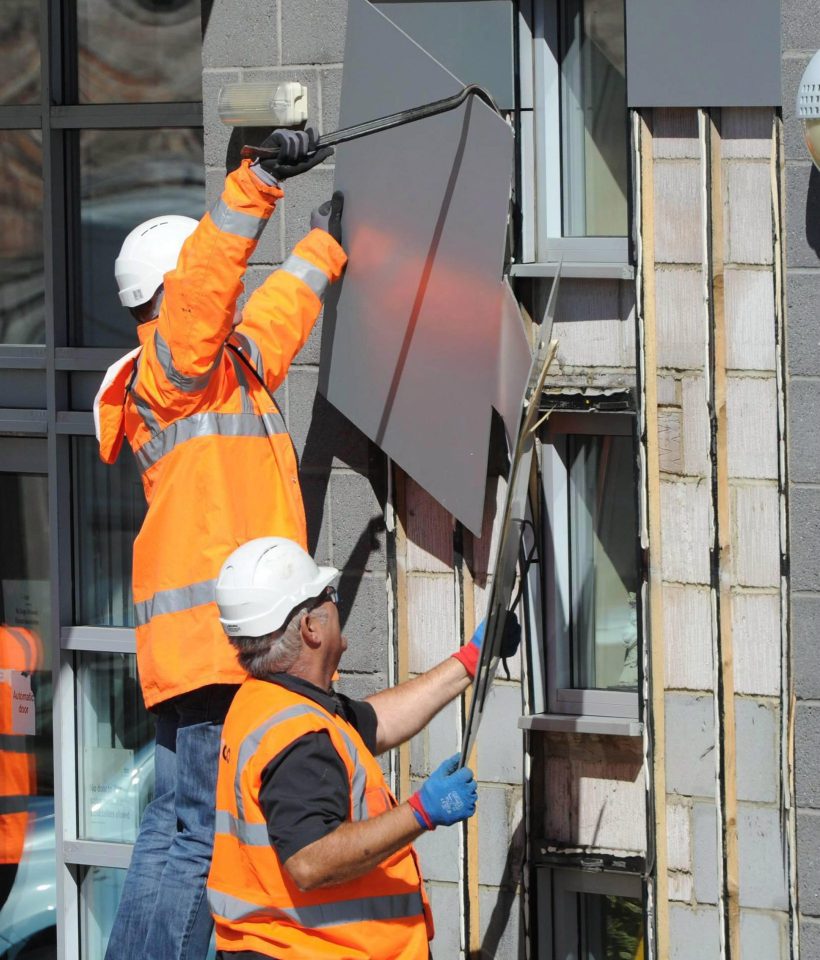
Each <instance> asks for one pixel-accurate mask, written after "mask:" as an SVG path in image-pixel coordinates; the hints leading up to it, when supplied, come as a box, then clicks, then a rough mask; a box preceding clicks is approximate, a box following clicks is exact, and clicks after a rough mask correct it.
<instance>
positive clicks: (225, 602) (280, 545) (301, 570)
mask: <svg viewBox="0 0 820 960" xmlns="http://www.w3.org/2000/svg"><path fill="white" fill-rule="evenodd" d="M338 576H339V571H338V570H337V569H336V568H335V567H320V566H317V564H316V563H315V561H314V560H313V558H312V557H311V556H310V554H309V553H306V552H305V551H304V550H303V549H302V548H301V547H300V546H299V544H298V543H294V542H293V540H287V539H286V538H285V537H259V538H258V539H256V540H249V541H248V543H244V544H242V546H241V547H238V548H237V549H236V550H234V552H233V553H232V554H231V555H230V556H229V557H228V559H227V560H226V561H225V562H224V563H223V564H222V569H221V570H220V571H219V579H218V580H217V581H216V602H217V604H218V606H219V614H220V616H219V622H220V623H221V624H222V626H223V627H224V628H225V632H226V633H227V634H228V635H229V636H232V637H239V636H241V637H262V636H264V635H265V634H266V633H272V632H273V631H274V630H280V629H281V628H282V627H283V626H284V625H285V623H286V622H287V619H288V614H289V613H290V612H291V610H293V609H294V608H295V607H298V606H299V604H300V603H304V602H305V601H306V600H310V599H312V598H313V597H318V596H319V595H320V594H321V593H322V591H323V590H324V589H325V587H327V586H329V585H330V584H331V583H332V582H333V581H334V580H335V579H336V577H338Z"/></svg>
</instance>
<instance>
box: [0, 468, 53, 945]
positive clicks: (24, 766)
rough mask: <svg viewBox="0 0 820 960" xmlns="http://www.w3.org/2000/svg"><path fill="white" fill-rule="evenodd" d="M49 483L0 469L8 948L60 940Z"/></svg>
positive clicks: (1, 848)
mask: <svg viewBox="0 0 820 960" xmlns="http://www.w3.org/2000/svg"><path fill="white" fill-rule="evenodd" d="M47 496H48V495H47V486H46V478H45V477H43V476H38V475H34V474H22V473H18V474H14V473H0V502H2V504H3V509H2V510H0V542H2V543H3V550H2V551H0V735H2V736H0V942H2V943H3V944H4V945H5V944H11V954H12V955H13V956H15V957H21V958H24V957H29V956H30V957H34V956H35V955H39V956H45V955H47V954H45V953H41V954H37V953H36V951H37V950H39V949H42V950H47V949H49V948H50V947H51V946H53V944H54V942H55V928H54V904H55V889H54V884H55V880H54V878H55V870H56V867H55V833H54V777H53V757H52V716H51V701H52V683H51V655H50V639H51V625H50V607H49V603H50V597H49V580H48V499H47Z"/></svg>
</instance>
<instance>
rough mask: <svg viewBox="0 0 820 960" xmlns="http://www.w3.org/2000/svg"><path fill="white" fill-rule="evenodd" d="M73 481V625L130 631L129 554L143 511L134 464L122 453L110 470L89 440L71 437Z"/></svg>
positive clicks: (128, 455) (143, 499) (129, 456)
mask: <svg viewBox="0 0 820 960" xmlns="http://www.w3.org/2000/svg"><path fill="white" fill-rule="evenodd" d="M124 446H125V447H126V448H127V446H128V444H127V443H125V444H124ZM71 475H72V481H73V484H72V485H73V498H74V516H73V520H74V589H75V601H74V610H75V622H77V623H81V624H86V625H96V624H99V625H102V626H106V627H133V626H134V603H133V600H132V593H131V563H132V551H133V546H134V538H135V537H136V535H137V532H138V531H139V528H140V526H141V525H142V521H143V518H144V517H145V510H146V506H145V495H144V494H143V490H142V482H141V480H140V477H139V473H138V471H137V467H136V462H135V460H134V458H133V457H132V456H131V451H130V449H125V450H123V451H122V452H121V453H120V457H119V459H118V460H117V462H116V463H115V464H114V465H113V466H108V465H107V464H105V463H103V462H102V460H100V457H99V453H98V448H97V441H96V440H95V439H94V438H93V437H74V438H73V439H72V441H71Z"/></svg>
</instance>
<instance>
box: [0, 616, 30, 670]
mask: <svg viewBox="0 0 820 960" xmlns="http://www.w3.org/2000/svg"><path fill="white" fill-rule="evenodd" d="M5 629H6V630H7V631H8V632H9V633H10V634H11V635H12V636H13V637H14V639H15V640H16V641H17V642H18V643H19V644H20V646H21V647H22V648H23V656H24V657H25V659H26V670H27V671H28V672H29V673H31V671H32V670H34V669H35V668H36V667H37V664H36V663H35V658H36V656H37V655H36V653H35V651H34V650H33V649H32V647H31V639H30V638H29V637H28V636H27V635H26V634H25V633H23V631H22V630H21V629H20V628H19V627H10V626H6V628H5Z"/></svg>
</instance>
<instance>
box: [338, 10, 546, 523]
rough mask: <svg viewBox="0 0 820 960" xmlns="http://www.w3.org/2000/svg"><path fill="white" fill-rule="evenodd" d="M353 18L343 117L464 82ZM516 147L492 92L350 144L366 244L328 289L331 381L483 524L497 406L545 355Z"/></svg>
mask: <svg viewBox="0 0 820 960" xmlns="http://www.w3.org/2000/svg"><path fill="white" fill-rule="evenodd" d="M347 25H348V26H347V41H346V49H345V69H344V74H343V86H342V96H341V107H340V120H339V122H340V126H342V127H347V126H351V125H354V124H357V123H361V122H364V121H369V120H372V119H373V118H376V117H382V116H386V115H389V114H393V113H396V112H399V111H401V110H405V109H408V108H411V107H417V106H418V105H419V104H422V103H429V102H432V101H435V100H440V99H443V98H446V97H448V96H451V95H453V94H455V93H458V92H459V91H460V90H461V89H462V87H463V85H462V84H461V83H460V81H459V80H458V79H457V78H456V77H454V76H453V75H452V74H451V73H449V72H448V71H447V70H446V69H445V68H444V67H442V66H441V64H440V63H438V62H437V61H436V60H435V59H433V57H431V56H430V55H429V54H428V53H427V52H426V51H424V50H423V49H422V48H421V47H420V46H418V44H416V43H415V42H414V41H413V40H412V39H411V38H410V37H408V36H407V35H406V34H405V33H404V32H403V31H402V30H401V29H399V27H397V26H396V25H395V24H394V23H393V22H392V21H391V20H390V19H389V18H388V17H387V16H385V15H384V13H382V12H380V11H379V10H378V9H376V8H375V7H373V6H372V5H371V4H370V3H368V2H366V0H350V4H349V8H348V21H347ZM388 77H389V79H390V82H389V83H388V82H379V80H380V79H381V78H384V79H385V80H386V79H387V78H388ZM374 78H375V82H374ZM431 143H435V144H436V148H435V153H434V154H431V151H430V144H431ZM513 160H514V144H513V133H512V130H511V128H510V127H509V126H508V124H507V123H506V122H505V121H504V119H503V118H502V117H500V116H499V115H498V114H497V113H496V112H495V111H494V110H492V109H491V108H490V107H489V106H487V104H486V103H484V102H483V101H480V100H477V99H476V98H469V99H467V100H466V101H465V103H464V104H463V105H462V106H460V107H459V108H457V109H455V110H453V111H451V112H449V113H443V114H440V115H438V116H432V117H428V118H426V119H424V120H420V121H418V122H414V123H410V124H407V125H406V126H402V127H399V128H395V129H390V130H384V131H382V132H379V133H376V134H373V135H371V136H368V137H366V138H364V139H360V140H355V141H350V142H348V143H345V144H343V145H340V146H339V147H338V148H337V153H336V167H335V187H336V189H337V190H341V191H342V192H343V193H344V195H345V246H346V248H347V251H348V254H349V257H350V259H349V262H348V265H347V270H346V272H345V275H344V277H343V279H342V281H341V282H340V283H339V284H337V285H336V286H335V287H334V288H333V289H332V290H331V292H330V294H329V296H328V303H327V306H326V309H325V318H324V331H323V342H322V362H321V369H320V384H319V388H320V390H321V391H322V393H323V394H324V395H325V396H326V397H327V398H328V400H330V401H331V403H333V404H334V406H336V407H337V408H338V409H339V410H340V411H341V412H342V413H343V414H345V416H347V418H348V419H349V420H351V421H352V422H353V423H354V424H355V425H356V426H357V427H358V428H359V429H360V430H361V431H362V432H363V433H364V434H365V435H366V436H368V437H369V438H370V439H371V440H373V441H374V442H375V443H376V444H378V445H379V446H380V447H381V448H382V449H383V450H384V451H385V453H387V455H388V456H389V457H390V458H391V459H393V460H394V461H395V462H396V464H397V465H398V466H399V467H401V469H402V470H404V471H405V472H406V473H408V474H409V475H410V476H411V477H412V478H413V479H414V480H415V481H416V482H417V483H418V484H419V485H421V486H422V487H424V488H425V489H426V490H427V491H428V492H429V493H430V494H431V495H432V496H433V497H435V498H436V499H437V500H438V501H439V502H440V503H441V504H442V505H443V506H444V507H445V509H447V510H448V511H449V512H450V513H452V514H454V515H455V517H456V518H457V519H458V520H460V521H461V522H462V523H463V524H464V525H465V526H466V527H467V528H468V529H470V530H471V531H472V532H473V533H475V534H477V535H479V536H480V532H481V524H482V517H483V508H484V495H485V489H486V465H487V454H488V450H489V438H490V423H491V417H492V412H491V408H492V407H493V406H495V407H496V408H497V409H499V412H501V413H502V415H506V419H507V424H508V430H510V426H511V425H510V413H509V411H510V410H511V409H513V410H514V408H515V407H516V406H517V400H518V398H519V397H521V396H522V394H523V392H524V387H525V384H526V377H527V372H528V370H529V365H530V352H529V342H528V339H527V335H526V332H525V329H524V324H523V322H522V318H521V313H520V310H518V308H517V304H516V303H515V301H514V298H513V297H512V294H511V292H510V289H509V287H508V285H507V284H506V283H505V282H504V280H503V263H504V251H505V244H506V231H507V220H508V214H509V200H510V189H511V181H512V174H513ZM373 171H378V176H374V175H373ZM513 307H514V309H513ZM511 397H512V398H513V399H512V401H511V400H510V398H511ZM513 419H514V420H517V414H513ZM419 424H422V425H423V429H419ZM516 428H517V423H514V424H513V425H512V430H511V433H512V434H514V432H515V429H516Z"/></svg>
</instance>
